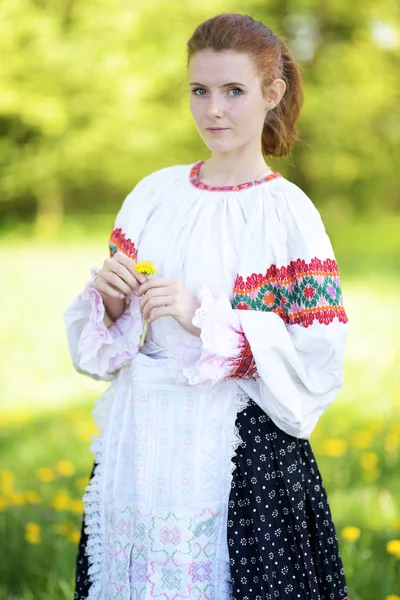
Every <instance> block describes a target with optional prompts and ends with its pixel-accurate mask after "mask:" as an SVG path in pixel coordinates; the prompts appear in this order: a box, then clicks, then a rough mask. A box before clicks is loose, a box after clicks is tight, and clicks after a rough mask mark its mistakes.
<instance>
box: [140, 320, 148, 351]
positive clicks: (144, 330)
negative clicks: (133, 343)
mask: <svg viewBox="0 0 400 600" xmlns="http://www.w3.org/2000/svg"><path fill="white" fill-rule="evenodd" d="M148 325H149V321H148V319H146V320H145V322H144V329H143V333H142V337H141V338H140V347H142V346H143V344H144V338H145V337H146V333H147V327H148Z"/></svg>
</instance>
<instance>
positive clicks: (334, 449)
mask: <svg viewBox="0 0 400 600" xmlns="http://www.w3.org/2000/svg"><path fill="white" fill-rule="evenodd" d="M346 451H347V442H346V441H345V440H342V439H340V438H327V439H325V440H322V442H321V446H320V453H321V454H325V455H326V456H335V457H340V456H343V455H344V454H346Z"/></svg>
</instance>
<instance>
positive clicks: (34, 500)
mask: <svg viewBox="0 0 400 600" xmlns="http://www.w3.org/2000/svg"><path fill="white" fill-rule="evenodd" d="M25 500H26V501H27V502H28V503H29V504H39V502H40V496H39V494H38V493H37V492H35V491H34V490H28V491H26V492H25Z"/></svg>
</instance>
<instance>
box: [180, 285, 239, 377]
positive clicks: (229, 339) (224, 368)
mask: <svg viewBox="0 0 400 600" xmlns="http://www.w3.org/2000/svg"><path fill="white" fill-rule="evenodd" d="M199 300H200V302H201V306H200V308H198V309H197V310H196V312H195V315H194V317H193V319H192V323H193V325H195V326H196V327H199V328H200V329H201V334H200V339H201V341H202V346H201V356H200V358H199V359H198V360H197V362H196V364H195V365H194V366H192V367H189V368H186V369H183V373H184V375H185V377H186V378H187V381H188V383H189V385H197V384H199V383H205V382H211V383H212V384H216V383H218V381H221V380H222V379H224V378H225V377H230V376H232V374H233V373H234V372H235V371H236V369H237V365H238V362H239V361H240V357H241V356H242V354H243V351H244V342H245V341H246V340H245V337H244V334H243V331H242V328H241V325H240V319H239V316H238V315H237V313H236V312H235V311H234V310H233V309H232V306H231V303H230V300H229V297H228V295H227V294H225V293H222V292H221V293H219V294H218V295H217V297H214V295H213V294H212V292H211V290H210V289H209V288H208V287H207V286H203V287H202V289H201V290H200V298H199Z"/></svg>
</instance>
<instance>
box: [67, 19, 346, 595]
mask: <svg viewBox="0 0 400 600" xmlns="http://www.w3.org/2000/svg"><path fill="white" fill-rule="evenodd" d="M188 71H189V82H190V90H191V99H190V107H191V112H192V115H193V118H194V120H195V123H196V126H197V129H198V132H199V135H200V136H201V138H202V139H203V141H204V143H205V144H206V146H207V147H208V148H209V150H210V152H211V155H210V157H209V158H208V160H206V161H200V162H197V163H195V164H194V165H178V166H173V167H168V168H165V169H162V170H160V171H157V172H155V173H152V174H151V175H149V176H147V177H145V178H144V179H143V180H141V181H140V182H139V183H138V184H137V185H136V187H135V189H134V190H133V191H132V192H131V193H130V194H129V195H128V196H127V198H126V199H125V201H124V203H123V205H122V208H121V209H120V211H119V213H118V215H117V217H116V221H115V225H114V228H113V231H112V233H111V239H110V250H111V252H110V258H107V259H106V260H105V261H104V264H103V267H102V268H101V269H100V270H93V271H92V276H93V279H92V280H91V281H89V282H88V284H87V285H86V287H85V289H84V290H83V292H82V293H81V294H80V295H79V296H78V297H77V298H76V299H75V300H74V301H73V303H72V304H71V305H70V307H69V308H68V309H67V311H66V314H65V320H66V326H67V331H68V340H69V346H70V351H71V356H72V361H73V363H74V365H75V367H76V369H77V370H78V371H80V372H82V373H86V374H88V375H90V376H92V377H94V378H99V379H105V380H108V381H110V382H111V385H110V387H109V389H108V390H107V391H106V392H105V393H104V394H103V396H102V398H101V399H100V400H99V402H98V404H97V406H96V409H95V412H94V414H95V419H96V424H97V426H98V428H99V429H100V434H99V436H98V437H97V438H95V440H94V442H93V446H92V450H93V452H94V455H95V467H94V472H93V474H92V478H91V481H90V484H89V486H88V488H87V491H86V494H85V497H84V500H85V517H84V524H83V532H82V540H81V544H80V550H79V556H78V565H77V588H76V593H75V598H76V599H77V600H78V599H79V600H83V599H85V600H86V599H88V600H106V599H107V600H108V599H116V598H118V599H121V600H128V599H129V600H150V598H160V599H163V600H177V599H179V598H190V599H191V600H228V599H229V600H267V599H268V600H270V599H271V600H272V599H279V600H284V599H285V598H287V599H288V600H289V599H290V600H294V599H297V598H300V599H302V600H305V599H307V600H345V598H347V590H346V582H345V577H344V572H343V567H342V563H341V558H340V553H339V549H338V543H337V538H336V534H335V529H334V525H333V523H332V518H331V513H330V510H329V505H328V500H327V497H326V493H325V490H324V485H323V482H322V480H321V476H320V474H319V471H318V467H317V465H316V462H315V459H314V456H313V453H312V450H311V448H310V444H309V442H308V441H307V440H308V438H309V436H310V434H311V432H312V431H313V429H314V427H315V425H316V423H317V421H318V419H319V417H320V416H321V414H322V413H323V412H324V411H325V409H326V408H327V407H328V406H329V405H330V404H331V403H332V401H333V400H334V398H335V396H336V395H337V393H338V391H339V389H340V388H341V386H342V384H343V359H344V347H345V341H346V337H347V316H346V313H345V310H344V308H343V302H342V293H341V288H340V279H339V272H338V267H337V264H336V261H335V256H334V253H333V250H332V246H331V244H330V240H329V238H328V236H327V234H326V232H325V228H324V225H323V223H322V221H321V217H320V215H319V213H318V211H317V209H316V208H315V206H314V205H313V203H312V201H311V200H310V199H309V198H308V196H307V195H306V194H305V193H304V192H303V191H302V190H301V189H299V188H298V187H297V186H296V185H295V184H293V183H291V182H290V181H288V180H287V179H285V178H284V177H283V176H282V175H280V173H278V172H273V171H271V169H270V168H269V167H268V166H267V164H266V162H265V160H264V156H284V155H286V154H287V153H288V152H289V151H290V148H291V146H292V144H293V142H294V141H295V140H296V121H297V119H298V117H299V113H300V108H301V105H302V97H303V92H302V85H301V77H300V74H299V70H298V67H297V66H296V64H295V62H294V60H293V58H292V56H291V54H290V52H289V50H288V48H287V47H286V45H285V43H284V42H283V41H282V40H281V39H280V38H279V37H278V36H277V35H275V34H274V33H272V32H271V30H270V29H269V28H268V27H266V26H264V25H263V24H261V23H259V22H257V21H254V20H253V19H252V18H251V17H249V16H244V15H236V14H223V15H219V16H216V17H214V18H212V19H210V20H208V21H206V22H205V23H202V24H201V25H200V26H199V27H198V28H197V29H196V31H195V32H194V34H193V36H192V37H191V39H190V40H189V42H188ZM137 261H139V262H141V261H152V263H153V264H154V266H155V267H156V269H157V272H158V273H157V275H155V276H153V277H148V278H146V277H145V276H143V275H140V274H137V273H136V272H135V270H134V265H135V263H136V262H137ZM147 319H148V320H149V327H148V330H147V334H146V338H145V343H144V345H143V346H141V345H140V339H141V335H142V331H143V324H144V321H146V320H147Z"/></svg>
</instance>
